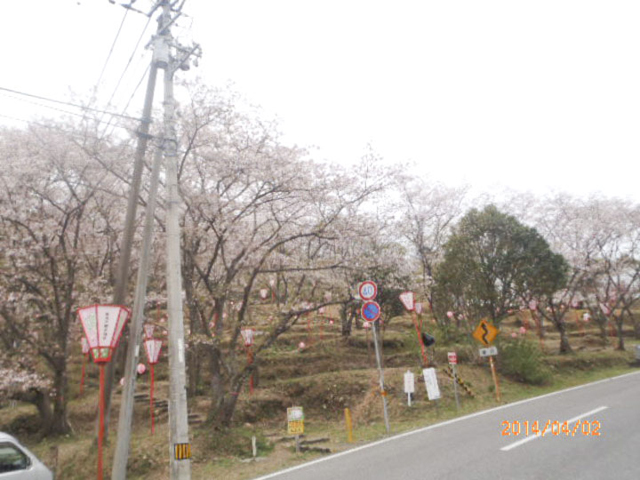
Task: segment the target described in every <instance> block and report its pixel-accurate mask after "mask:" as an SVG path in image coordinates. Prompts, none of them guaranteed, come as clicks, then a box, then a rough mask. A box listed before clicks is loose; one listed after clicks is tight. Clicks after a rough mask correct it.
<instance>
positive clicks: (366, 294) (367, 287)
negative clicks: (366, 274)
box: [358, 280, 378, 301]
mask: <svg viewBox="0 0 640 480" xmlns="http://www.w3.org/2000/svg"><path fill="white" fill-rule="evenodd" d="M358 295H360V298H361V299H362V300H365V301H367V300H373V299H374V298H376V297H377V296H378V286H377V285H376V284H375V283H374V282H371V281H369V280H367V281H366V282H362V283H361V284H360V285H359V286H358Z"/></svg>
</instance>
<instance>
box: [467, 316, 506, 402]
mask: <svg viewBox="0 0 640 480" xmlns="http://www.w3.org/2000/svg"><path fill="white" fill-rule="evenodd" d="M498 333H500V330H498V329H497V328H496V327H494V326H493V325H492V324H490V323H489V322H487V321H486V320H480V323H479V324H478V326H477V327H476V329H475V330H474V331H473V338H475V339H476V340H477V341H478V342H480V343H482V344H483V345H484V346H485V347H489V348H481V349H480V356H481V357H489V365H490V366H491V376H492V377H493V383H494V385H495V387H496V400H497V401H498V402H499V401H500V384H499V383H498V375H497V374H496V366H495V364H494V362H493V356H494V355H497V354H498V349H497V348H496V347H493V346H490V345H491V343H493V341H494V340H495V338H496V337H497V336H498Z"/></svg>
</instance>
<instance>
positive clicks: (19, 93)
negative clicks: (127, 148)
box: [0, 86, 140, 121]
mask: <svg viewBox="0 0 640 480" xmlns="http://www.w3.org/2000/svg"><path fill="white" fill-rule="evenodd" d="M0 90H3V91H5V92H9V93H14V94H16V95H22V96H24V97H30V98H35V99H38V100H44V101H45V102H51V103H57V104H59V105H66V106H68V107H74V108H79V109H81V110H84V111H87V110H88V111H90V112H96V113H102V114H105V115H111V116H112V117H120V118H126V119H127V120H136V121H139V120H140V119H139V118H135V117H130V116H127V115H124V114H120V113H114V112H108V111H106V110H100V109H99V108H92V107H87V106H86V105H78V104H76V103H71V102H65V101H62V100H56V99H53V98H48V97H43V96H42V95H35V94H33V93H27V92H21V91H19V90H13V89H12V88H7V87H2V86H0ZM42 106H45V105H42ZM46 107H47V108H53V107H48V106H46ZM72 115H74V114H72ZM80 116H82V115H80Z"/></svg>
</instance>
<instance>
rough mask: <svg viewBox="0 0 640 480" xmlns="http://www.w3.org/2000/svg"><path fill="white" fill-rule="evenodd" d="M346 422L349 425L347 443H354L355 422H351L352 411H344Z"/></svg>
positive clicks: (346, 409)
mask: <svg viewBox="0 0 640 480" xmlns="http://www.w3.org/2000/svg"><path fill="white" fill-rule="evenodd" d="M344 421H345V423H346V424H347V442H349V443H353V422H352V420H351V410H349V409H348V408H345V409H344Z"/></svg>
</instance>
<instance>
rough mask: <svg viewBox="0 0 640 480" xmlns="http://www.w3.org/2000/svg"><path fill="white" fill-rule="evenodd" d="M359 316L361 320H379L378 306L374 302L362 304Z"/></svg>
mask: <svg viewBox="0 0 640 480" xmlns="http://www.w3.org/2000/svg"><path fill="white" fill-rule="evenodd" d="M360 314H361V316H362V319H363V320H366V321H367V322H375V321H376V320H378V319H379V318H380V305H378V304H377V303H376V302H364V305H362V308H361V309H360Z"/></svg>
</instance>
